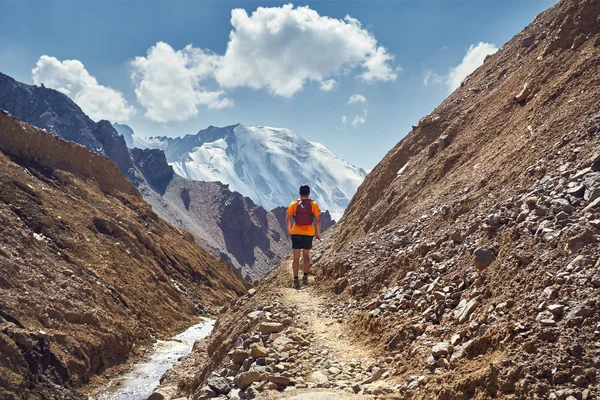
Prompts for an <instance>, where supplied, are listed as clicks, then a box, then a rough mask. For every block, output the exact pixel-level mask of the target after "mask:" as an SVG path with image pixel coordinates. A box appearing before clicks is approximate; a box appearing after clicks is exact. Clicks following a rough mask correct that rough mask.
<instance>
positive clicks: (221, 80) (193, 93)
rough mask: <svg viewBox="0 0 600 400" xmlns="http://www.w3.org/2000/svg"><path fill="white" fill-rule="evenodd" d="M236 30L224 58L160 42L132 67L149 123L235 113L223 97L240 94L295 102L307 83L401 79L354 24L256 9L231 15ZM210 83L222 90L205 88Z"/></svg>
mask: <svg viewBox="0 0 600 400" xmlns="http://www.w3.org/2000/svg"><path fill="white" fill-rule="evenodd" d="M231 25H232V30H231V32H230V34H229V42H228V44H227V49H226V51H225V53H224V54H222V55H220V54H215V53H213V52H211V51H209V50H204V49H198V48H194V47H192V46H191V45H188V46H186V47H185V48H184V49H182V50H174V49H173V48H172V47H171V46H169V45H168V44H167V43H163V42H159V43H157V44H156V45H155V46H154V47H152V48H150V49H149V50H148V55H147V56H146V57H137V58H136V59H135V60H134V61H133V62H132V65H133V68H134V72H133V74H132V78H133V80H134V83H135V86H136V89H135V91H136V95H137V98H138V101H139V102H140V103H141V104H142V105H143V106H144V107H146V108H147V110H148V111H147V113H146V115H147V116H148V117H150V118H152V119H155V120H158V121H165V120H172V119H176V120H183V119H187V118H189V117H191V116H193V115H195V114H196V112H197V107H198V106H199V105H206V106H208V107H216V108H219V107H224V106H227V105H230V104H231V101H230V100H229V99H227V98H225V97H224V96H225V93H224V92H223V91H222V90H227V89H233V88H237V87H248V88H252V89H256V90H267V91H269V92H270V93H272V94H273V95H276V96H281V97H285V98H290V97H292V96H293V95H294V94H295V93H297V92H299V91H301V90H303V89H304V86H305V85H306V84H307V83H309V82H312V83H314V84H316V85H318V87H319V88H320V89H321V90H324V91H330V90H333V89H334V88H335V87H336V86H337V85H338V84H339V78H340V77H342V76H347V75H351V74H355V76H356V77H358V78H359V79H362V80H364V81H366V82H369V83H372V82H376V81H383V82H386V81H393V80H395V79H396V77H397V74H398V72H399V71H401V69H400V68H397V67H396V68H395V67H394V66H393V65H392V64H393V61H394V56H393V55H392V54H390V53H389V52H388V51H387V49H386V48H385V47H383V46H381V45H380V44H379V43H378V42H377V39H376V38H375V36H373V34H372V33H371V32H369V31H368V30H367V29H365V28H363V27H362V25H361V24H360V22H359V21H358V20H357V19H355V18H352V17H350V16H346V17H345V18H344V19H343V20H340V19H335V18H330V17H326V16H321V15H319V14H318V13H317V12H316V11H314V10H312V9H311V8H310V7H308V6H304V7H296V8H294V6H293V5H292V4H287V5H284V6H281V7H258V8H257V9H256V10H255V11H254V12H252V13H251V14H250V15H248V13H247V12H246V11H245V10H243V9H233V10H232V11H231ZM207 81H210V82H211V83H212V84H215V83H216V84H217V85H218V87H219V89H220V90H218V91H208V90H207V89H205V88H204V87H202V86H201V83H204V84H206V82H207Z"/></svg>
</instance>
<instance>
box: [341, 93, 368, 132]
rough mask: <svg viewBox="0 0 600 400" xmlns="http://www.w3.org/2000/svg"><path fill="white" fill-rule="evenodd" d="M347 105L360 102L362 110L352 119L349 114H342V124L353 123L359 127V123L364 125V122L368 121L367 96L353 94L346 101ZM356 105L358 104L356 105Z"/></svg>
mask: <svg viewBox="0 0 600 400" xmlns="http://www.w3.org/2000/svg"><path fill="white" fill-rule="evenodd" d="M346 104H347V105H351V104H360V105H362V106H361V111H360V112H359V113H357V114H356V115H355V116H354V118H352V119H350V118H348V117H347V116H345V115H344V116H342V124H344V125H348V124H350V125H352V126H353V127H354V128H356V127H358V126H359V125H362V124H364V123H366V122H367V99H366V98H365V96H363V95H362V94H358V93H356V94H353V95H352V96H350V98H349V99H348V102H347V103H346ZM354 107H356V106H354Z"/></svg>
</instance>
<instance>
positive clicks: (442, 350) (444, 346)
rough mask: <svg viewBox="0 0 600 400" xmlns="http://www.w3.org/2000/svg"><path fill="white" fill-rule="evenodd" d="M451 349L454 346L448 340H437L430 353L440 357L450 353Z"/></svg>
mask: <svg viewBox="0 0 600 400" xmlns="http://www.w3.org/2000/svg"><path fill="white" fill-rule="evenodd" d="M453 350H454V347H453V346H452V345H451V344H450V343H449V342H439V343H437V344H436V345H434V346H433V348H432V349H431V354H433V356H434V357H441V356H445V355H448V354H451V353H452V351H453Z"/></svg>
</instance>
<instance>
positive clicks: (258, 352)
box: [250, 343, 269, 359]
mask: <svg viewBox="0 0 600 400" xmlns="http://www.w3.org/2000/svg"><path fill="white" fill-rule="evenodd" d="M268 354H269V352H268V350H267V349H266V348H265V347H264V346H262V345H261V344H260V343H252V344H251V345H250V356H251V357H252V358H255V359H258V358H263V357H266V356H267V355H268Z"/></svg>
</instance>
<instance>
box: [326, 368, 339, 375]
mask: <svg viewBox="0 0 600 400" xmlns="http://www.w3.org/2000/svg"><path fill="white" fill-rule="evenodd" d="M327 372H329V373H330V374H331V375H339V374H340V373H341V372H342V371H341V370H340V369H339V368H336V367H331V368H329V369H328V370H327Z"/></svg>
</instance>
